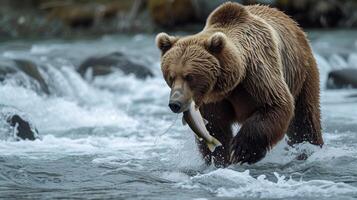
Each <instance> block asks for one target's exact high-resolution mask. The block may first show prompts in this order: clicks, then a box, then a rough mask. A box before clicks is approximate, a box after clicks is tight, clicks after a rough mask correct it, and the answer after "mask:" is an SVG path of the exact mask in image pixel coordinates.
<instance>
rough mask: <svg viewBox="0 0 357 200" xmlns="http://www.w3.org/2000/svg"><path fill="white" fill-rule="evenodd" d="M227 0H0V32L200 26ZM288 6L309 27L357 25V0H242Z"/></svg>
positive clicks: (97, 32)
mask: <svg viewBox="0 0 357 200" xmlns="http://www.w3.org/2000/svg"><path fill="white" fill-rule="evenodd" d="M223 2H225V1H224V0H209V1H208V0H91V1H86V0H26V1H21V0H1V2H0V4H1V8H0V26H1V29H0V37H1V38H16V37H58V36H60V37H68V36H71V37H73V36H78V35H101V34H110V33H119V32H155V31H157V30H162V29H164V30H195V29H198V28H199V27H201V26H202V24H203V23H204V22H205V19H206V17H207V16H208V14H209V13H210V12H211V11H212V10H213V9H214V8H216V7H217V6H218V5H219V4H221V3H223ZM236 2H239V3H242V4H245V5H248V4H256V3H259V4H267V5H270V6H272V7H277V8H279V9H280V10H283V11H284V12H285V13H286V14H288V15H290V16H291V17H293V18H294V19H295V20H297V21H298V22H299V24H300V25H301V26H302V27H304V28H353V27H356V26H357V13H356V10H357V1H355V0H299V1H293V0H237V1H236Z"/></svg>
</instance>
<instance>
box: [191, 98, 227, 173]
mask: <svg viewBox="0 0 357 200" xmlns="http://www.w3.org/2000/svg"><path fill="white" fill-rule="evenodd" d="M232 110H233V109H232V106H231V105H230V103H229V102H228V101H221V102H217V103H212V104H204V105H202V106H201V108H200V111H201V114H202V117H203V118H204V119H206V120H207V121H208V124H207V125H206V128H207V130H208V132H209V133H210V134H211V135H212V136H213V137H215V138H216V139H217V140H219V141H220V142H221V143H222V146H220V147H217V148H216V149H215V151H214V152H211V151H210V150H209V149H208V147H207V144H206V143H205V142H204V141H200V140H196V142H197V144H198V148H199V150H200V153H201V154H202V157H203V158H204V160H205V162H206V164H208V165H209V164H212V162H213V164H214V165H215V166H216V167H225V166H227V165H228V164H230V162H229V145H230V141H231V140H232V137H233V134H232V128H231V126H232V123H233V120H234V112H232Z"/></svg>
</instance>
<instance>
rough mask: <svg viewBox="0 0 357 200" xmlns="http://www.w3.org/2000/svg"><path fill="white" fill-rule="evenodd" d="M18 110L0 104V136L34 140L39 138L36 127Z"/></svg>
mask: <svg viewBox="0 0 357 200" xmlns="http://www.w3.org/2000/svg"><path fill="white" fill-rule="evenodd" d="M24 116H25V114H24V113H22V112H21V111H20V110H18V109H15V108H12V107H10V106H6V105H0V130H1V131H0V133H1V136H0V138H2V139H9V138H10V139H15V140H35V139H38V138H39V134H38V131H37V129H36V128H35V127H34V126H33V125H32V124H31V123H30V122H29V120H28V119H26V118H25V117H24Z"/></svg>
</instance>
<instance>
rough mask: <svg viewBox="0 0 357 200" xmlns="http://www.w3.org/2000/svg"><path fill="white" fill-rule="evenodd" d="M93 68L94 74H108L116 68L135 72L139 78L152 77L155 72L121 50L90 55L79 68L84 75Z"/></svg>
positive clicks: (124, 71)
mask: <svg viewBox="0 0 357 200" xmlns="http://www.w3.org/2000/svg"><path fill="white" fill-rule="evenodd" d="M89 69H91V70H92V75H93V76H98V75H107V74H109V73H111V72H113V71H114V70H116V69H119V70H121V71H122V72H123V73H124V74H134V75H135V76H136V77H138V78H146V77H152V76H153V73H152V72H151V71H150V70H149V69H148V68H146V67H145V66H143V65H140V64H138V63H135V62H133V61H131V60H129V59H128V58H127V56H125V55H124V54H122V53H120V52H114V53H111V54H109V55H105V56H99V57H90V58H88V59H86V60H85V61H84V62H83V63H82V64H81V65H80V66H79V68H78V72H79V73H80V74H81V75H82V76H84V75H85V74H86V72H87V71H88V70H89Z"/></svg>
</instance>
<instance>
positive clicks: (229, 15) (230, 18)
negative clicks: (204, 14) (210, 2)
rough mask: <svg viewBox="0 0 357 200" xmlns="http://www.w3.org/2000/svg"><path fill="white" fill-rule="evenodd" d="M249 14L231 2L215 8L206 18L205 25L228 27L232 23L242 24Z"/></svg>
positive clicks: (239, 5) (241, 6)
mask: <svg viewBox="0 0 357 200" xmlns="http://www.w3.org/2000/svg"><path fill="white" fill-rule="evenodd" d="M248 15H249V13H248V11H247V9H246V8H245V7H244V6H243V5H241V4H239V3H233V2H226V3H223V4H222V5H221V6H219V7H218V8H216V9H215V10H214V11H213V12H212V13H211V14H210V15H209V17H208V19H207V23H208V24H209V25H214V24H217V25H221V26H224V25H229V24H232V23H239V22H244V21H245V20H246V19H247V17H248Z"/></svg>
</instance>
